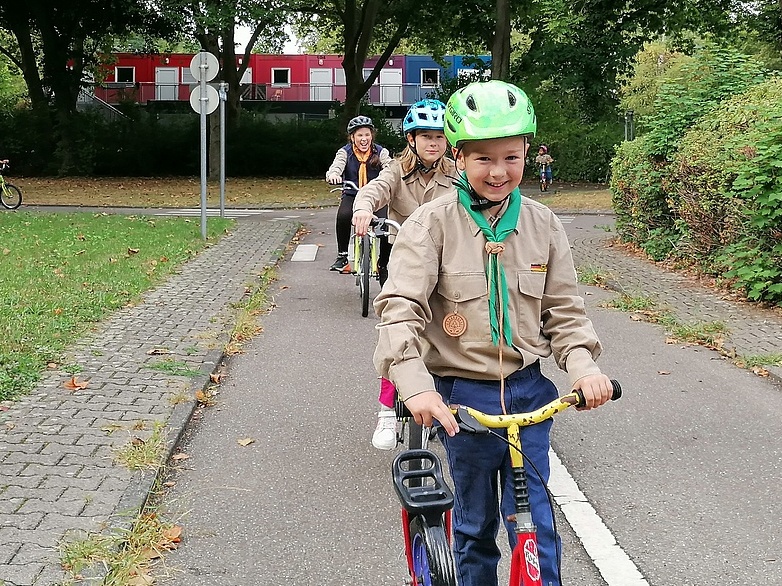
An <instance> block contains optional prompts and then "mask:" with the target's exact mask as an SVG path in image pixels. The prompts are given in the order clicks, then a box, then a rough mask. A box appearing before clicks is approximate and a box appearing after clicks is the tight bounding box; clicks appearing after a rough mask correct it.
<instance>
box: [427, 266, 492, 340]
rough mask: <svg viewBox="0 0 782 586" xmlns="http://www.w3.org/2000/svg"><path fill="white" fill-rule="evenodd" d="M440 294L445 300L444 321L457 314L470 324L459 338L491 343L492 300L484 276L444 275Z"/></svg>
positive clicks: (479, 274)
mask: <svg viewBox="0 0 782 586" xmlns="http://www.w3.org/2000/svg"><path fill="white" fill-rule="evenodd" d="M437 293H438V294H439V295H440V296H441V297H442V298H443V299H444V302H443V306H442V309H443V311H442V315H440V316H437V318H435V319H439V320H440V321H441V322H442V319H443V318H444V317H445V316H446V315H448V314H449V313H453V312H454V311H455V312H456V313H458V314H460V315H461V316H462V317H464V319H465V320H466V321H467V330H466V331H465V332H464V334H462V335H461V336H459V337H458V340H460V341H462V342H476V341H485V340H486V339H488V340H491V329H490V325H489V300H488V296H487V294H488V288H487V284H486V275H484V274H483V273H457V274H441V275H440V278H439V282H438V283H437Z"/></svg>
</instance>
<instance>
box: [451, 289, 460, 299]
mask: <svg viewBox="0 0 782 586" xmlns="http://www.w3.org/2000/svg"><path fill="white" fill-rule="evenodd" d="M459 297H461V294H460V293H459V292H458V291H457V292H456V293H454V294H453V298H454V299H459Z"/></svg>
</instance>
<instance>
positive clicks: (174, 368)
mask: <svg viewBox="0 0 782 586" xmlns="http://www.w3.org/2000/svg"><path fill="white" fill-rule="evenodd" d="M146 367H147V368H149V369H151V370H157V371H159V372H164V373H166V374H170V375H172V376H189V377H196V376H198V375H200V374H201V371H200V370H198V369H195V368H190V367H189V366H188V365H187V363H186V362H182V361H181V360H174V359H173V358H164V359H163V360H159V361H157V362H153V363H151V364H148V365H147V366H146Z"/></svg>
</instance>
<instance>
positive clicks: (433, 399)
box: [405, 385, 610, 437]
mask: <svg viewBox="0 0 782 586" xmlns="http://www.w3.org/2000/svg"><path fill="white" fill-rule="evenodd" d="M609 386H610V385H609ZM405 406H407V408H408V410H409V411H410V413H412V414H413V417H415V420H416V422H417V423H418V424H419V425H423V426H425V427H431V426H432V423H433V420H434V419H436V420H437V421H438V422H439V423H440V425H441V426H442V428H443V429H444V430H445V432H446V433H447V434H448V435H450V436H451V437H453V436H454V435H456V434H457V433H459V424H458V423H456V418H455V417H454V416H453V413H451V409H450V408H449V407H448V405H446V404H445V403H443V398H442V397H441V396H440V393H438V392H437V391H424V392H423V393H419V394H417V395H413V396H412V397H410V398H409V399H407V400H406V401H405Z"/></svg>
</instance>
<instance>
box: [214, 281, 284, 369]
mask: <svg viewBox="0 0 782 586" xmlns="http://www.w3.org/2000/svg"><path fill="white" fill-rule="evenodd" d="M276 280H277V268H276V267H267V268H266V269H264V271H263V273H261V276H260V279H259V281H258V282H257V283H254V284H253V285H248V286H247V295H246V296H245V297H244V299H242V301H240V302H239V303H238V304H236V305H235V306H234V309H235V310H236V315H235V321H234V327H233V330H232V331H231V336H230V339H229V341H228V344H227V345H226V348H225V353H226V354H229V355H231V354H238V353H240V352H241V351H242V346H243V345H244V343H245V342H247V341H248V340H250V339H251V338H253V337H254V336H256V335H257V334H259V333H260V332H261V331H262V328H261V325H260V324H259V323H258V315H260V314H261V313H263V311H264V310H266V309H267V308H268V306H269V295H268V292H269V286H270V285H271V284H272V283H273V282H274V281H276Z"/></svg>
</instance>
